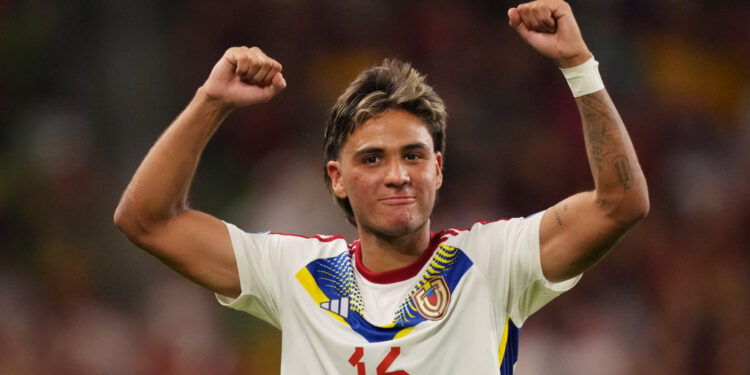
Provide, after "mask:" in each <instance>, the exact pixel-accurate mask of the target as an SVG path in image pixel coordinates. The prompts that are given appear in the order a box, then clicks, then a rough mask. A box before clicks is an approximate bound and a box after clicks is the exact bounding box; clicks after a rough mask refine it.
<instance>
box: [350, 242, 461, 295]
mask: <svg viewBox="0 0 750 375" xmlns="http://www.w3.org/2000/svg"><path fill="white" fill-rule="evenodd" d="M447 234H448V233H446V232H444V231H443V232H439V233H430V245H429V246H428V247H427V249H425V251H424V252H422V255H421V256H420V257H419V259H417V260H415V261H414V262H412V263H411V264H409V265H408V266H405V267H402V268H398V269H395V270H391V271H385V272H374V271H370V270H369V269H367V267H365V265H364V263H362V246H361V245H360V243H359V241H355V242H354V243H353V244H352V245H353V249H352V252H353V253H354V256H355V259H356V260H355V263H354V264H355V266H356V267H357V271H358V272H359V273H360V274H361V275H362V276H364V278H365V279H367V280H368V281H371V282H373V283H376V284H388V283H396V282H399V281H404V280H407V279H410V278H412V277H414V276H416V275H417V273H418V272H419V271H420V270H421V269H422V266H424V265H425V264H426V263H427V261H428V260H430V258H432V254H433V253H434V252H435V249H437V247H438V245H439V244H440V243H441V242H443V241H445V240H446V239H448V237H447V236H446V235H447Z"/></svg>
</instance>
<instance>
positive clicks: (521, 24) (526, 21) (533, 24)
mask: <svg viewBox="0 0 750 375" xmlns="http://www.w3.org/2000/svg"><path fill="white" fill-rule="evenodd" d="M508 19H509V21H508V23H509V24H510V26H512V27H513V28H514V29H515V30H516V31H517V32H518V34H519V35H520V36H521V38H523V40H525V41H526V43H528V44H529V45H531V46H532V47H534V49H536V50H537V51H538V52H539V53H541V54H542V55H544V56H547V57H549V58H551V59H553V60H555V62H556V63H557V65H559V66H560V67H561V68H570V67H573V66H576V65H580V64H583V63H584V62H586V60H588V59H589V58H591V56H592V55H591V52H590V51H589V49H588V47H586V43H585V42H584V41H583V37H582V36H581V30H580V29H579V28H578V24H577V23H576V20H575V18H574V17H573V11H572V10H571V9H570V5H568V3H566V2H565V1H563V0H537V1H532V2H530V3H525V4H521V5H519V6H517V7H515V8H510V9H509V10H508Z"/></svg>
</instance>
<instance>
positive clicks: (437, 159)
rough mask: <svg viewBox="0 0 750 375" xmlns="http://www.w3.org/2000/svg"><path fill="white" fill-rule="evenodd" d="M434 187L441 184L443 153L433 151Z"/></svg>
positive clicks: (438, 187)
mask: <svg viewBox="0 0 750 375" xmlns="http://www.w3.org/2000/svg"><path fill="white" fill-rule="evenodd" d="M435 168H436V169H437V170H436V171H435V176H436V178H435V189H440V187H441V186H443V153H442V152H440V151H435Z"/></svg>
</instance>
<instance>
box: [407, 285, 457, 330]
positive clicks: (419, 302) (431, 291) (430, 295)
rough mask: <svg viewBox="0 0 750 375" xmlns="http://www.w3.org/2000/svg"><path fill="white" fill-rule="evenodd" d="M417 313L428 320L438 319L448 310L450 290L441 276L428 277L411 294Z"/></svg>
mask: <svg viewBox="0 0 750 375" xmlns="http://www.w3.org/2000/svg"><path fill="white" fill-rule="evenodd" d="M411 300H412V302H413V303H414V307H415V308H416V310H417V312H418V313H419V315H422V316H423V317H424V318H425V319H428V320H439V319H441V318H442V317H443V316H445V313H446V312H447V311H448V305H450V302H451V292H450V289H448V283H446V282H445V278H443V276H438V277H435V278H432V279H429V280H427V281H425V282H424V284H422V287H421V288H419V289H418V290H417V291H416V292H414V294H412V295H411Z"/></svg>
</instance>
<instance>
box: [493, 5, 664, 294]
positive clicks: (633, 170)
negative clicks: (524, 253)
mask: <svg viewBox="0 0 750 375" xmlns="http://www.w3.org/2000/svg"><path fill="white" fill-rule="evenodd" d="M508 16H509V18H510V25H511V26H513V27H514V28H515V29H516V31H517V32H518V33H519V34H520V35H521V37H522V38H523V39H524V40H525V41H526V42H527V43H529V44H530V45H531V46H532V47H534V48H535V49H536V50H537V51H539V52H540V53H542V54H543V55H545V56H547V57H550V58H552V59H553V60H555V62H557V64H558V65H559V66H560V67H562V68H569V67H573V66H578V65H580V64H582V63H583V62H585V61H587V60H588V59H590V58H591V57H592V55H591V52H589V50H588V48H587V47H586V44H585V43H584V41H583V38H582V37H581V33H580V30H579V29H578V25H577V24H576V22H575V19H574V18H573V13H572V11H571V9H570V6H569V5H568V4H567V3H565V2H564V1H562V0H538V1H534V2H532V3H527V4H522V5H520V6H518V8H512V9H510V10H509V11H508ZM576 104H577V106H578V111H579V113H580V115H581V120H582V125H583V132H584V139H585V143H586V153H587V155H588V160H589V166H590V168H591V173H592V175H593V177H594V187H595V188H594V190H593V191H589V192H583V193H579V194H575V195H573V196H571V197H569V198H567V199H565V200H563V201H562V202H560V203H558V204H557V205H555V206H554V207H552V208H551V209H549V210H547V212H546V213H545V214H544V216H543V217H542V222H541V227H540V233H539V241H540V249H541V263H542V271H543V272H544V276H545V277H546V278H547V279H548V280H550V281H552V282H557V281H563V280H567V279H569V278H571V277H574V276H576V275H578V274H580V273H582V272H584V271H586V270H587V269H588V268H590V267H591V266H593V265H594V264H596V263H597V262H598V261H599V260H601V259H602V258H603V257H604V256H605V255H606V254H607V253H608V252H609V250H610V249H611V248H612V247H613V246H614V245H615V244H616V243H617V242H618V241H619V240H620V239H621V238H622V237H623V236H624V235H625V233H627V231H628V230H630V228H632V227H633V226H634V225H635V224H636V223H637V222H638V221H639V220H641V219H642V218H643V217H645V216H646V214H647V213H648V210H649V200H648V188H647V187H646V179H645V177H644V175H643V171H641V167H640V165H639V163H638V158H637V157H636V155H635V150H634V148H633V144H632V142H631V141H630V137H629V136H628V132H627V130H626V129H625V125H624V124H623V122H622V119H621V118H620V115H619V114H618V113H617V110H616V109H615V106H614V104H613V103H612V100H611V99H610V97H609V94H608V93H607V91H606V90H604V89H601V90H598V91H596V92H593V93H590V94H587V95H583V96H580V97H578V98H576Z"/></svg>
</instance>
